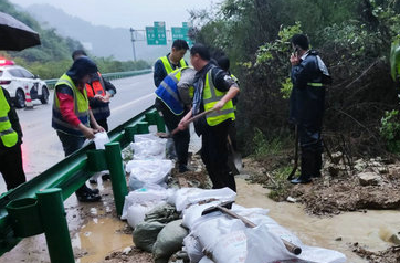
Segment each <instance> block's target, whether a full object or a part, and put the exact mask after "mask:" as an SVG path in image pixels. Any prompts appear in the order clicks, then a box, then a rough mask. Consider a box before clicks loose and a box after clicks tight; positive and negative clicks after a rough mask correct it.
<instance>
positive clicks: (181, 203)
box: [175, 187, 236, 211]
mask: <svg viewBox="0 0 400 263" xmlns="http://www.w3.org/2000/svg"><path fill="white" fill-rule="evenodd" d="M235 197H236V193H235V192H234V191H232V189H230V188H227V187H225V188H222V189H209V190H205V189H199V188H182V189H179V190H178V191H177V192H176V202H175V203H176V209H177V210H178V211H182V210H185V209H187V208H188V207H189V206H190V205H191V204H195V203H199V202H201V201H207V200H220V201H224V202H226V201H234V200H235Z"/></svg>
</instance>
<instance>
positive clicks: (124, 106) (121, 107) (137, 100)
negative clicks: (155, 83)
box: [110, 92, 156, 113]
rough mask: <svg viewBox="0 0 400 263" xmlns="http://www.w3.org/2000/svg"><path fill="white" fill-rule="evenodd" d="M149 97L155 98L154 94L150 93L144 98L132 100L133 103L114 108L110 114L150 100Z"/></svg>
mask: <svg viewBox="0 0 400 263" xmlns="http://www.w3.org/2000/svg"><path fill="white" fill-rule="evenodd" d="M151 97H156V94H155V93H154V92H153V93H150V94H148V95H146V96H142V97H139V98H137V99H136V100H134V101H131V102H128V103H125V104H123V105H121V106H118V107H116V108H112V109H111V110H110V111H111V113H115V112H116V111H120V110H122V109H125V108H127V107H130V106H132V105H134V104H136V103H138V102H141V101H142V100H145V99H148V98H151Z"/></svg>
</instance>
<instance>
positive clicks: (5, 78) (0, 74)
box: [0, 60, 49, 108]
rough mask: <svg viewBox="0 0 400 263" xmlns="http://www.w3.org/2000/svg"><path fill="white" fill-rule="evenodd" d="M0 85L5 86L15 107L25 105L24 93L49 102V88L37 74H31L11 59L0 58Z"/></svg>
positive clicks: (43, 101)
mask: <svg viewBox="0 0 400 263" xmlns="http://www.w3.org/2000/svg"><path fill="white" fill-rule="evenodd" d="M0 86H2V87H3V88H5V89H6V90H7V91H8V92H9V93H10V96H11V98H12V99H13V103H14V105H15V106H16V107H17V108H23V107H25V94H26V93H27V92H29V93H30V96H31V99H32V100H34V99H40V101H41V103H42V104H47V103H49V89H48V87H47V86H46V83H45V82H44V81H42V80H41V79H40V78H39V76H36V75H33V74H32V73H30V72H29V71H27V70H26V69H24V68H23V67H21V66H18V65H14V62H13V61H11V60H0Z"/></svg>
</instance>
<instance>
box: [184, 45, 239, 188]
mask: <svg viewBox="0 0 400 263" xmlns="http://www.w3.org/2000/svg"><path fill="white" fill-rule="evenodd" d="M190 62H191V64H192V65H193V68H194V69H195V70H196V71H198V72H197V74H196V76H195V80H194V88H195V91H194V95H193V104H192V110H191V111H190V112H189V113H188V114H187V115H186V116H185V117H184V118H182V120H181V122H180V123H179V126H178V127H179V128H180V129H184V128H186V127H187V126H188V125H189V123H188V120H189V118H191V117H192V116H195V115H197V114H199V113H201V112H204V111H212V113H210V114H208V115H207V116H206V117H204V118H200V119H198V120H196V121H195V122H194V127H195V130H196V133H197V134H198V135H199V136H200V135H201V136H202V140H201V141H202V149H201V158H202V160H203V163H204V164H205V165H206V167H207V171H208V174H209V176H210V179H211V181H212V184H213V188H214V189H218V188H223V187H229V188H231V189H232V190H234V191H236V186H235V180H234V177H233V174H232V172H231V171H230V168H229V166H228V155H229V150H228V131H229V127H230V125H231V124H232V121H233V120H234V119H235V113H234V109H233V105H232V98H234V97H235V96H236V95H237V94H238V93H239V92H240V90H239V85H237V84H236V83H235V81H234V80H233V79H232V77H231V76H229V75H228V74H227V73H226V72H224V71H223V70H222V69H221V68H220V67H218V66H216V65H214V64H212V63H210V51H209V50H208V48H207V47H205V46H204V45H202V44H195V45H193V47H192V48H191V50H190Z"/></svg>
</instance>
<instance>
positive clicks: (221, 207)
mask: <svg viewBox="0 0 400 263" xmlns="http://www.w3.org/2000/svg"><path fill="white" fill-rule="evenodd" d="M232 203H233V202H223V203H221V204H220V205H218V206H214V207H210V208H207V209H205V210H204V211H203V212H202V213H201V215H206V214H210V213H213V212H217V211H218V212H222V213H224V214H227V215H229V216H231V217H232V218H235V219H239V220H241V221H242V222H243V224H244V225H245V226H246V227H247V228H255V227H257V225H256V224H254V223H253V222H251V221H250V220H248V219H246V218H244V217H243V216H241V215H239V214H236V213H234V212H232V211H231V210H229V209H228V208H226V207H232ZM281 240H282V242H283V244H284V245H285V247H286V249H287V251H289V252H290V253H293V254H295V255H300V254H301V252H302V249H301V247H298V246H297V245H295V244H293V243H291V242H289V241H286V240H284V239H281Z"/></svg>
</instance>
